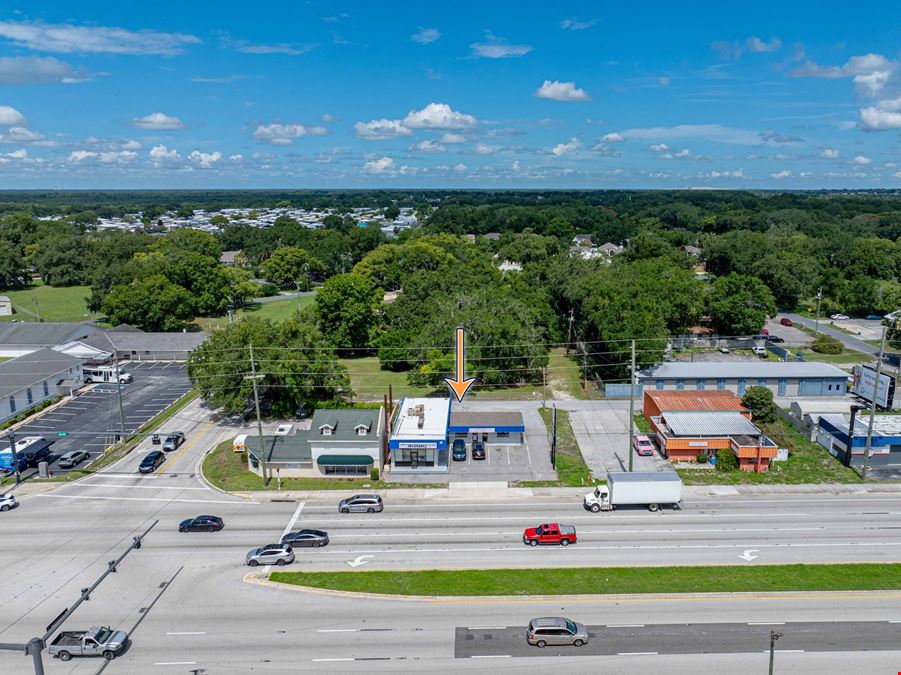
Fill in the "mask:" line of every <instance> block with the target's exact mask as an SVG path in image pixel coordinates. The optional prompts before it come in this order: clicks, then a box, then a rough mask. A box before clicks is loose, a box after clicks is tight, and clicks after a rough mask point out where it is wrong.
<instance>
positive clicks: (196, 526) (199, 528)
mask: <svg viewBox="0 0 901 675" xmlns="http://www.w3.org/2000/svg"><path fill="white" fill-rule="evenodd" d="M223 527H225V521H224V520H222V518H220V517H219V516H197V517H196V518H188V519H187V520H183V521H181V522H180V523H179V524H178V531H179V532H218V531H219V530H221V529H222V528H223Z"/></svg>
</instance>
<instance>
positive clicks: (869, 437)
mask: <svg viewBox="0 0 901 675" xmlns="http://www.w3.org/2000/svg"><path fill="white" fill-rule="evenodd" d="M886 332H887V331H886V328H885V326H883V327H882V341H881V342H880V343H879V360H878V361H877V362H876V382H875V384H873V400H872V401H870V424H869V426H868V427H867V445H866V448H865V449H864V452H863V469H862V470H861V472H860V477H861V478H862V479H863V480H864V481H866V479H867V472H868V471H869V470H870V448H871V447H872V446H873V422H874V421H875V420H876V399H877V398H878V395H879V377H880V375H882V358H883V356H885V334H886ZM851 433H852V434H853V433H854V430H853V429H852V430H851ZM852 438H853V435H852Z"/></svg>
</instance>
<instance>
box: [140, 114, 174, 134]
mask: <svg viewBox="0 0 901 675" xmlns="http://www.w3.org/2000/svg"><path fill="white" fill-rule="evenodd" d="M131 124H132V126H135V127H138V128H139V129H156V130H159V131H171V130H173V129H181V128H183V127H184V126H185V125H184V122H182V121H181V120H180V119H178V118H177V117H172V116H171V115H166V114H165V113H161V112H155V113H150V114H149V115H145V116H144V117H136V118H135V119H133V120H132V121H131Z"/></svg>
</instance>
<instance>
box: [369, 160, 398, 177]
mask: <svg viewBox="0 0 901 675" xmlns="http://www.w3.org/2000/svg"><path fill="white" fill-rule="evenodd" d="M363 171H365V172H366V173H372V174H386V173H392V172H393V171H394V160H393V159H391V158H390V157H381V158H379V159H373V160H370V161H368V162H366V163H365V164H364V165H363Z"/></svg>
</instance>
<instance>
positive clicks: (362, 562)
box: [347, 555, 375, 567]
mask: <svg viewBox="0 0 901 675" xmlns="http://www.w3.org/2000/svg"><path fill="white" fill-rule="evenodd" d="M374 557H375V556H374V555H361V556H357V559H356V560H348V561H347V564H348V565H350V566H351V567H359V566H360V565H365V564H366V563H367V562H369V561H368V560H367V558H374Z"/></svg>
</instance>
